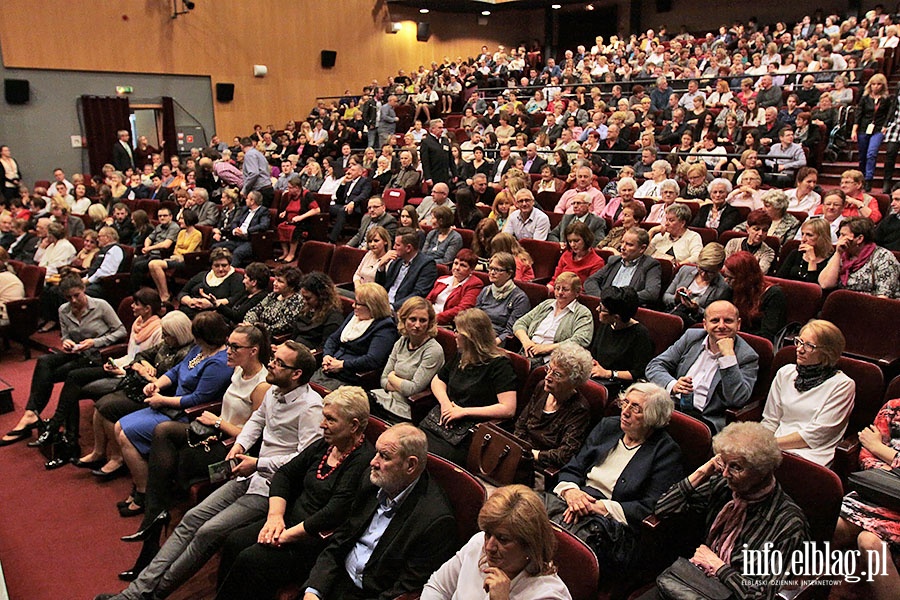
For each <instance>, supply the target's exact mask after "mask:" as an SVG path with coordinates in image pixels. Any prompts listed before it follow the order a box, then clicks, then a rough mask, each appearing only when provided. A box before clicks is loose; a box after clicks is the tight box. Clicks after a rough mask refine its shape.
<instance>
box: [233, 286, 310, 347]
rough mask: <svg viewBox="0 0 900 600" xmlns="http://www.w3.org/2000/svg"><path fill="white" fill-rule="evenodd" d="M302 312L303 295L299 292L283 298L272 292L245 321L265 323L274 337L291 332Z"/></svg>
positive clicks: (248, 314) (252, 310)
mask: <svg viewBox="0 0 900 600" xmlns="http://www.w3.org/2000/svg"><path fill="white" fill-rule="evenodd" d="M302 312H303V296H301V295H300V294H299V293H295V294H291V295H290V296H288V297H287V298H281V296H280V295H279V294H278V293H277V292H272V293H271V294H269V295H268V296H266V297H265V298H263V301H262V302H260V303H259V304H258V305H257V306H256V307H255V308H253V309H251V310H250V312H248V313H247V315H246V316H245V317H244V321H246V322H247V323H263V324H264V325H265V326H266V328H267V329H268V330H269V335H271V336H273V337H274V336H277V335H282V334H285V333H290V332H291V331H292V329H293V326H294V322H295V321H297V320H299V318H300V313H302Z"/></svg>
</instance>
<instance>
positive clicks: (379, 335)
mask: <svg viewBox="0 0 900 600" xmlns="http://www.w3.org/2000/svg"><path fill="white" fill-rule="evenodd" d="M397 336H398V334H397V326H396V325H395V324H394V319H393V317H391V305H390V302H389V301H388V295H387V290H385V289H384V287H382V286H381V285H379V284H377V283H363V284H360V285H358V286H356V301H355V302H354V303H353V312H352V313H351V314H350V315H348V316H347V318H346V319H344V322H343V324H341V326H340V328H339V329H338V330H337V331H335V332H334V333H332V334H331V336H329V338H328V340H327V341H326V342H325V347H324V348H323V349H322V354H323V358H322V366H321V367H320V368H319V370H318V371H316V373H315V374H314V375H313V377H312V381H313V382H314V383H317V384H319V385H321V386H322V387H325V388H327V389H329V390H331V391H334V390H336V389H337V388H339V387H340V386H342V385H345V384H350V385H359V384H360V383H361V382H362V375H363V374H365V373H368V372H370V371H377V372H379V373H380V372H381V370H382V369H384V365H385V364H386V363H387V360H388V356H389V355H390V353H391V348H392V347H393V346H394V342H396V341H397Z"/></svg>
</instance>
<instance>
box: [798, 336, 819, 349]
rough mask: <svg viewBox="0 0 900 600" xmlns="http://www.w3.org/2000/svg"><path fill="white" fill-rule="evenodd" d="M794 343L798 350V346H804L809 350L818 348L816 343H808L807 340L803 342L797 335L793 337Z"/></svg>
mask: <svg viewBox="0 0 900 600" xmlns="http://www.w3.org/2000/svg"><path fill="white" fill-rule="evenodd" d="M794 345H795V346H797V349H798V350H799V349H800V348H806V349H807V350H809V351H810V352H814V351H815V350H816V349H818V346H817V345H816V344H810V343H809V342H804V341H803V340H802V339H800V338H798V337H796V338H794Z"/></svg>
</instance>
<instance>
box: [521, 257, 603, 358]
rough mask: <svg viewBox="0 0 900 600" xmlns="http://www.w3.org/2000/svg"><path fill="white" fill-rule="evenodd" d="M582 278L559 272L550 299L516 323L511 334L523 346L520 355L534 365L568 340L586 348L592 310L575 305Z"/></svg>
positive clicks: (588, 339) (590, 329) (567, 272)
mask: <svg viewBox="0 0 900 600" xmlns="http://www.w3.org/2000/svg"><path fill="white" fill-rule="evenodd" d="M580 292H581V279H579V277H578V275H576V274H575V273H571V272H569V271H566V272H565V273H560V275H559V277H557V278H556V285H555V286H554V287H553V295H554V297H553V298H550V299H548V300H544V301H543V302H541V303H540V304H538V305H537V306H536V307H534V308H533V309H532V310H531V311H530V312H528V313H527V314H526V315H525V316H523V317H522V318H520V319H519V320H518V321H516V324H515V325H514V326H513V334H514V335H515V336H516V339H518V340H519V342H521V344H522V354H523V355H525V356H526V357H528V358H530V359H531V361H532V363H533V364H543V363H545V362H547V359H548V355H549V354H550V353H551V352H553V350H554V349H555V348H556V347H557V346H558V345H559V344H560V343H562V342H564V341H566V340H570V341H572V342H575V343H576V344H578V345H579V346H581V347H583V348H586V347H587V346H588V344H590V342H591V336H593V334H594V321H593V318H592V317H591V311H590V310H589V309H588V308H587V307H586V306H584V305H583V304H581V303H580V302H578V300H577V298H578V294H579V293H580Z"/></svg>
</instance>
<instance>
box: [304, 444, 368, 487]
mask: <svg viewBox="0 0 900 600" xmlns="http://www.w3.org/2000/svg"><path fill="white" fill-rule="evenodd" d="M363 439H364V437H363V436H359V437H358V438H357V439H356V443H355V444H353V447H352V448H350V449H349V450H347V451H346V452H344V453H343V454H341V455H340V457H338V461H337V464H336V465H334V466H333V467H332V468H331V470H330V471H328V473H325V474H324V475H323V474H322V467H324V466H325V462H326V461H327V460H328V456H329V455H330V454H331V451H332V450H333V449H334V445H331V446H328V450H326V451H325V456H323V457H322V462H320V463H319V468H317V469H316V479H320V480H321V479H328V477H330V476H331V474H332V473H334V472H335V471H337V470H338V467H340V466H341V463H343V462H344V461H345V460H346V459H347V457H348V456H350V455H351V454H352V453H353V451H354V450H356V449H357V448H359V447H360V446H362V443H363Z"/></svg>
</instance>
